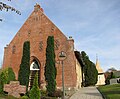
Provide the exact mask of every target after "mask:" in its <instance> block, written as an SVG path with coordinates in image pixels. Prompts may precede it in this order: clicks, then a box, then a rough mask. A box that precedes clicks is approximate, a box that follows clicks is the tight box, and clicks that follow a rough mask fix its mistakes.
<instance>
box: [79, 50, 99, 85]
mask: <svg viewBox="0 0 120 99" xmlns="http://www.w3.org/2000/svg"><path fill="white" fill-rule="evenodd" d="M81 55H82V59H83V61H84V63H85V66H84V67H83V72H84V76H85V86H91V85H95V84H96V83H97V77H98V71H97V69H96V66H95V64H94V63H93V62H92V61H90V60H89V57H88V55H87V54H86V53H85V52H84V51H82V52H81Z"/></svg>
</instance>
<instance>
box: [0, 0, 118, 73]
mask: <svg viewBox="0 0 120 99" xmlns="http://www.w3.org/2000/svg"><path fill="white" fill-rule="evenodd" d="M1 1H4V2H5V0H1ZM6 3H7V4H9V5H11V6H13V7H15V8H17V9H18V10H20V11H21V13H22V15H21V16H19V15H17V14H16V13H14V12H11V11H9V12H5V11H0V18H2V19H3V22H0V34H1V35H0V64H2V60H3V53H4V47H5V46H6V44H9V42H10V41H11V40H12V38H13V37H14V36H15V34H16V33H17V31H18V30H19V29H20V27H21V26H22V24H23V23H24V22H25V20H26V19H27V18H28V16H29V15H30V14H31V12H32V11H33V9H34V5H35V4H36V3H39V4H40V5H41V7H42V8H43V9H44V13H45V14H46V15H47V16H48V17H49V18H50V20H52V22H54V23H55V24H56V26H57V27H58V28H59V29H60V30H61V31H62V32H63V33H64V34H65V35H66V36H67V37H69V36H72V37H73V38H74V40H75V49H77V50H78V51H83V50H84V51H85V52H86V53H87V54H88V56H89V57H90V59H91V60H92V61H93V62H95V61H96V53H97V54H98V57H99V61H100V65H101V67H102V68H103V70H104V71H106V70H107V69H108V68H110V67H114V68H116V69H119V70H120V0H12V2H8V1H6Z"/></svg>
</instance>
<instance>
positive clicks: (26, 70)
mask: <svg viewBox="0 0 120 99" xmlns="http://www.w3.org/2000/svg"><path fill="white" fill-rule="evenodd" d="M29 75H30V42H29V41H26V42H24V45H23V55H22V60H21V64H20V69H19V73H18V80H19V81H20V84H21V85H25V86H26V87H28V84H29Z"/></svg>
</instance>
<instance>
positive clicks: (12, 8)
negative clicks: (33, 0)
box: [0, 0, 21, 21]
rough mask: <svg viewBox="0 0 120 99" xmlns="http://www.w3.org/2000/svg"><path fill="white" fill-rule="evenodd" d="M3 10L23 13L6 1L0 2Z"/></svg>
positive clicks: (0, 8) (0, 9) (0, 7)
mask: <svg viewBox="0 0 120 99" xmlns="http://www.w3.org/2000/svg"><path fill="white" fill-rule="evenodd" d="M6 1H11V0H6ZM3 10H6V11H9V10H11V11H14V12H15V13H17V14H19V15H21V12H20V11H19V10H17V9H16V8H14V7H12V6H10V5H7V4H6V3H4V2H0V11H3ZM0 21H2V19H0Z"/></svg>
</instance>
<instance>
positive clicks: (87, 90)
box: [70, 87, 103, 99]
mask: <svg viewBox="0 0 120 99" xmlns="http://www.w3.org/2000/svg"><path fill="white" fill-rule="evenodd" d="M70 99H103V98H102V95H101V94H100V92H99V91H98V90H97V88H96V87H84V88H81V89H79V91H77V92H76V93H75V94H73V95H72V96H71V97H70Z"/></svg>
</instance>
